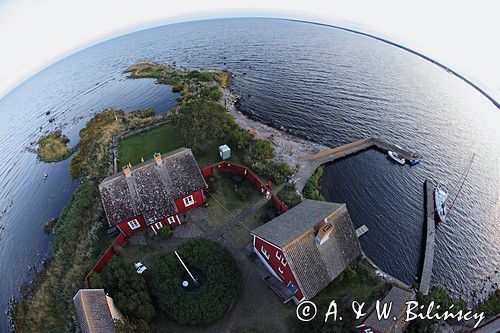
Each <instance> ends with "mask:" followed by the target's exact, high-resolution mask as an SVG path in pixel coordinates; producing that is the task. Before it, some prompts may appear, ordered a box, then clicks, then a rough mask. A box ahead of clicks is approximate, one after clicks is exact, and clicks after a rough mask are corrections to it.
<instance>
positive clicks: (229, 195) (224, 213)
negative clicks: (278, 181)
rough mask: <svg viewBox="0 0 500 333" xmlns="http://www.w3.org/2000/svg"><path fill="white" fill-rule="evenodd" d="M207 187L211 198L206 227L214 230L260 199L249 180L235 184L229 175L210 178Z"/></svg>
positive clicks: (224, 174) (223, 174) (258, 193)
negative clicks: (210, 190)
mask: <svg viewBox="0 0 500 333" xmlns="http://www.w3.org/2000/svg"><path fill="white" fill-rule="evenodd" d="M209 186H211V187H212V197H211V198H210V199H209V200H208V202H209V205H208V207H207V213H208V217H209V221H208V225H209V226H210V227H211V228H214V229H218V228H220V227H222V226H224V225H225V224H226V223H227V222H229V221H231V220H232V219H233V218H234V217H235V216H237V215H238V214H239V213H241V212H242V211H243V210H244V209H245V208H246V207H248V206H250V205H253V204H255V203H256V202H257V201H259V199H261V198H262V194H261V193H260V191H258V190H257V188H256V187H255V186H254V184H253V183H251V182H250V181H249V180H247V179H244V180H243V181H242V182H240V183H238V184H236V183H235V182H234V181H233V179H231V175H230V174H228V173H225V172H223V173H221V174H220V175H218V176H217V177H211V180H209Z"/></svg>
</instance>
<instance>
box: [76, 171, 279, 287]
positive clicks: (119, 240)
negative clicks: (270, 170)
mask: <svg viewBox="0 0 500 333" xmlns="http://www.w3.org/2000/svg"><path fill="white" fill-rule="evenodd" d="M224 170H229V171H232V172H235V173H238V174H242V175H244V176H245V177H246V178H248V179H249V180H250V181H251V182H252V183H253V184H254V185H255V186H256V187H257V188H258V189H259V190H260V191H261V192H269V193H271V191H270V190H269V187H268V186H267V185H266V184H264V183H263V182H262V181H261V180H260V179H259V177H257V175H256V174H255V173H253V172H252V171H251V170H249V169H248V168H246V167H244V166H242V165H239V164H234V163H231V162H227V161H222V162H218V163H215V164H212V165H210V166H208V167H206V168H203V169H202V170H201V173H202V175H203V177H204V178H206V177H208V176H211V175H213V174H214V173H218V172H222V171H224ZM271 201H272V203H273V205H274V208H276V210H277V212H278V214H281V213H284V212H286V211H287V210H288V207H287V206H286V205H285V204H284V203H283V202H282V201H281V200H280V198H278V196H277V195H276V194H273V193H271ZM118 230H119V231H120V234H119V235H118V236H117V237H116V239H115V240H114V241H113V243H112V244H111V246H110V247H109V248H108V249H107V250H106V251H105V252H104V254H103V255H102V257H101V259H99V261H98V262H97V264H95V265H94V267H93V268H92V270H91V271H90V273H89V274H88V275H87V277H86V278H85V283H86V286H87V287H90V288H92V286H90V282H89V276H90V274H91V273H92V272H96V273H100V272H101V271H102V270H103V268H104V266H106V263H107V262H108V261H109V259H111V258H112V257H113V256H114V255H116V254H119V252H118V250H117V248H118V247H122V246H123V244H124V243H125V241H126V240H127V236H126V235H125V233H123V232H122V231H121V230H120V228H119V227H118Z"/></svg>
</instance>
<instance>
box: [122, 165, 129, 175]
mask: <svg viewBox="0 0 500 333" xmlns="http://www.w3.org/2000/svg"><path fill="white" fill-rule="evenodd" d="M123 173H124V174H125V177H130V165H126V166H124V167H123Z"/></svg>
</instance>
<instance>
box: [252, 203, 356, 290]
mask: <svg viewBox="0 0 500 333" xmlns="http://www.w3.org/2000/svg"><path fill="white" fill-rule="evenodd" d="M325 218H327V221H328V222H329V223H331V224H332V225H333V231H332V232H331V233H330V234H329V236H328V238H327V239H326V240H325V241H324V242H323V243H322V244H319V242H318V241H317V240H316V233H317V231H318V230H317V228H315V226H317V225H318V224H320V223H322V222H323V221H324V219H325ZM252 233H253V234H254V235H256V236H258V237H260V238H263V239H265V240H266V241H268V242H270V243H273V244H275V245H277V246H279V247H281V248H282V249H283V253H284V255H285V258H286V260H287V262H288V265H290V268H291V270H292V272H293V273H294V275H295V277H296V278H297V282H298V284H299V287H300V289H301V290H302V292H303V294H304V296H305V298H306V299H311V298H313V297H314V296H316V295H317V294H318V293H319V292H320V291H321V290H322V289H323V288H325V287H326V286H327V285H328V284H329V283H330V282H332V281H333V280H334V279H335V278H336V277H337V276H338V275H339V274H340V273H342V272H343V271H344V270H345V269H346V268H347V267H348V266H349V265H350V264H351V263H352V262H353V261H354V260H355V259H356V258H357V257H358V256H359V255H360V254H361V253H362V251H361V247H360V245H359V241H358V238H357V237H356V231H355V230H354V226H353V224H352V221H351V217H350V216H349V212H348V211H347V207H346V205H345V204H338V203H332V202H324V201H313V200H306V201H304V202H302V203H300V204H299V205H297V206H295V207H294V208H292V209H290V210H289V211H288V212H286V213H284V214H282V215H280V216H278V217H277V218H275V219H273V220H272V221H270V222H268V223H266V224H264V225H262V226H260V227H259V228H257V229H255V230H253V231H252Z"/></svg>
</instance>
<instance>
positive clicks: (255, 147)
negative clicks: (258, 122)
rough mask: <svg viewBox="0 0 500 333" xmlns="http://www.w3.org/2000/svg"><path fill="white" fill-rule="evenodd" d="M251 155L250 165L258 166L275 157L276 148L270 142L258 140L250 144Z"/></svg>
mask: <svg viewBox="0 0 500 333" xmlns="http://www.w3.org/2000/svg"><path fill="white" fill-rule="evenodd" d="M249 153H250V154H249V155H248V158H249V159H250V163H251V164H258V163H262V162H265V161H267V160H269V159H271V158H273V157H274V147H273V144H272V143H271V142H270V141H268V140H264V139H260V138H258V139H255V140H253V141H252V143H251V144H250V148H249Z"/></svg>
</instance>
